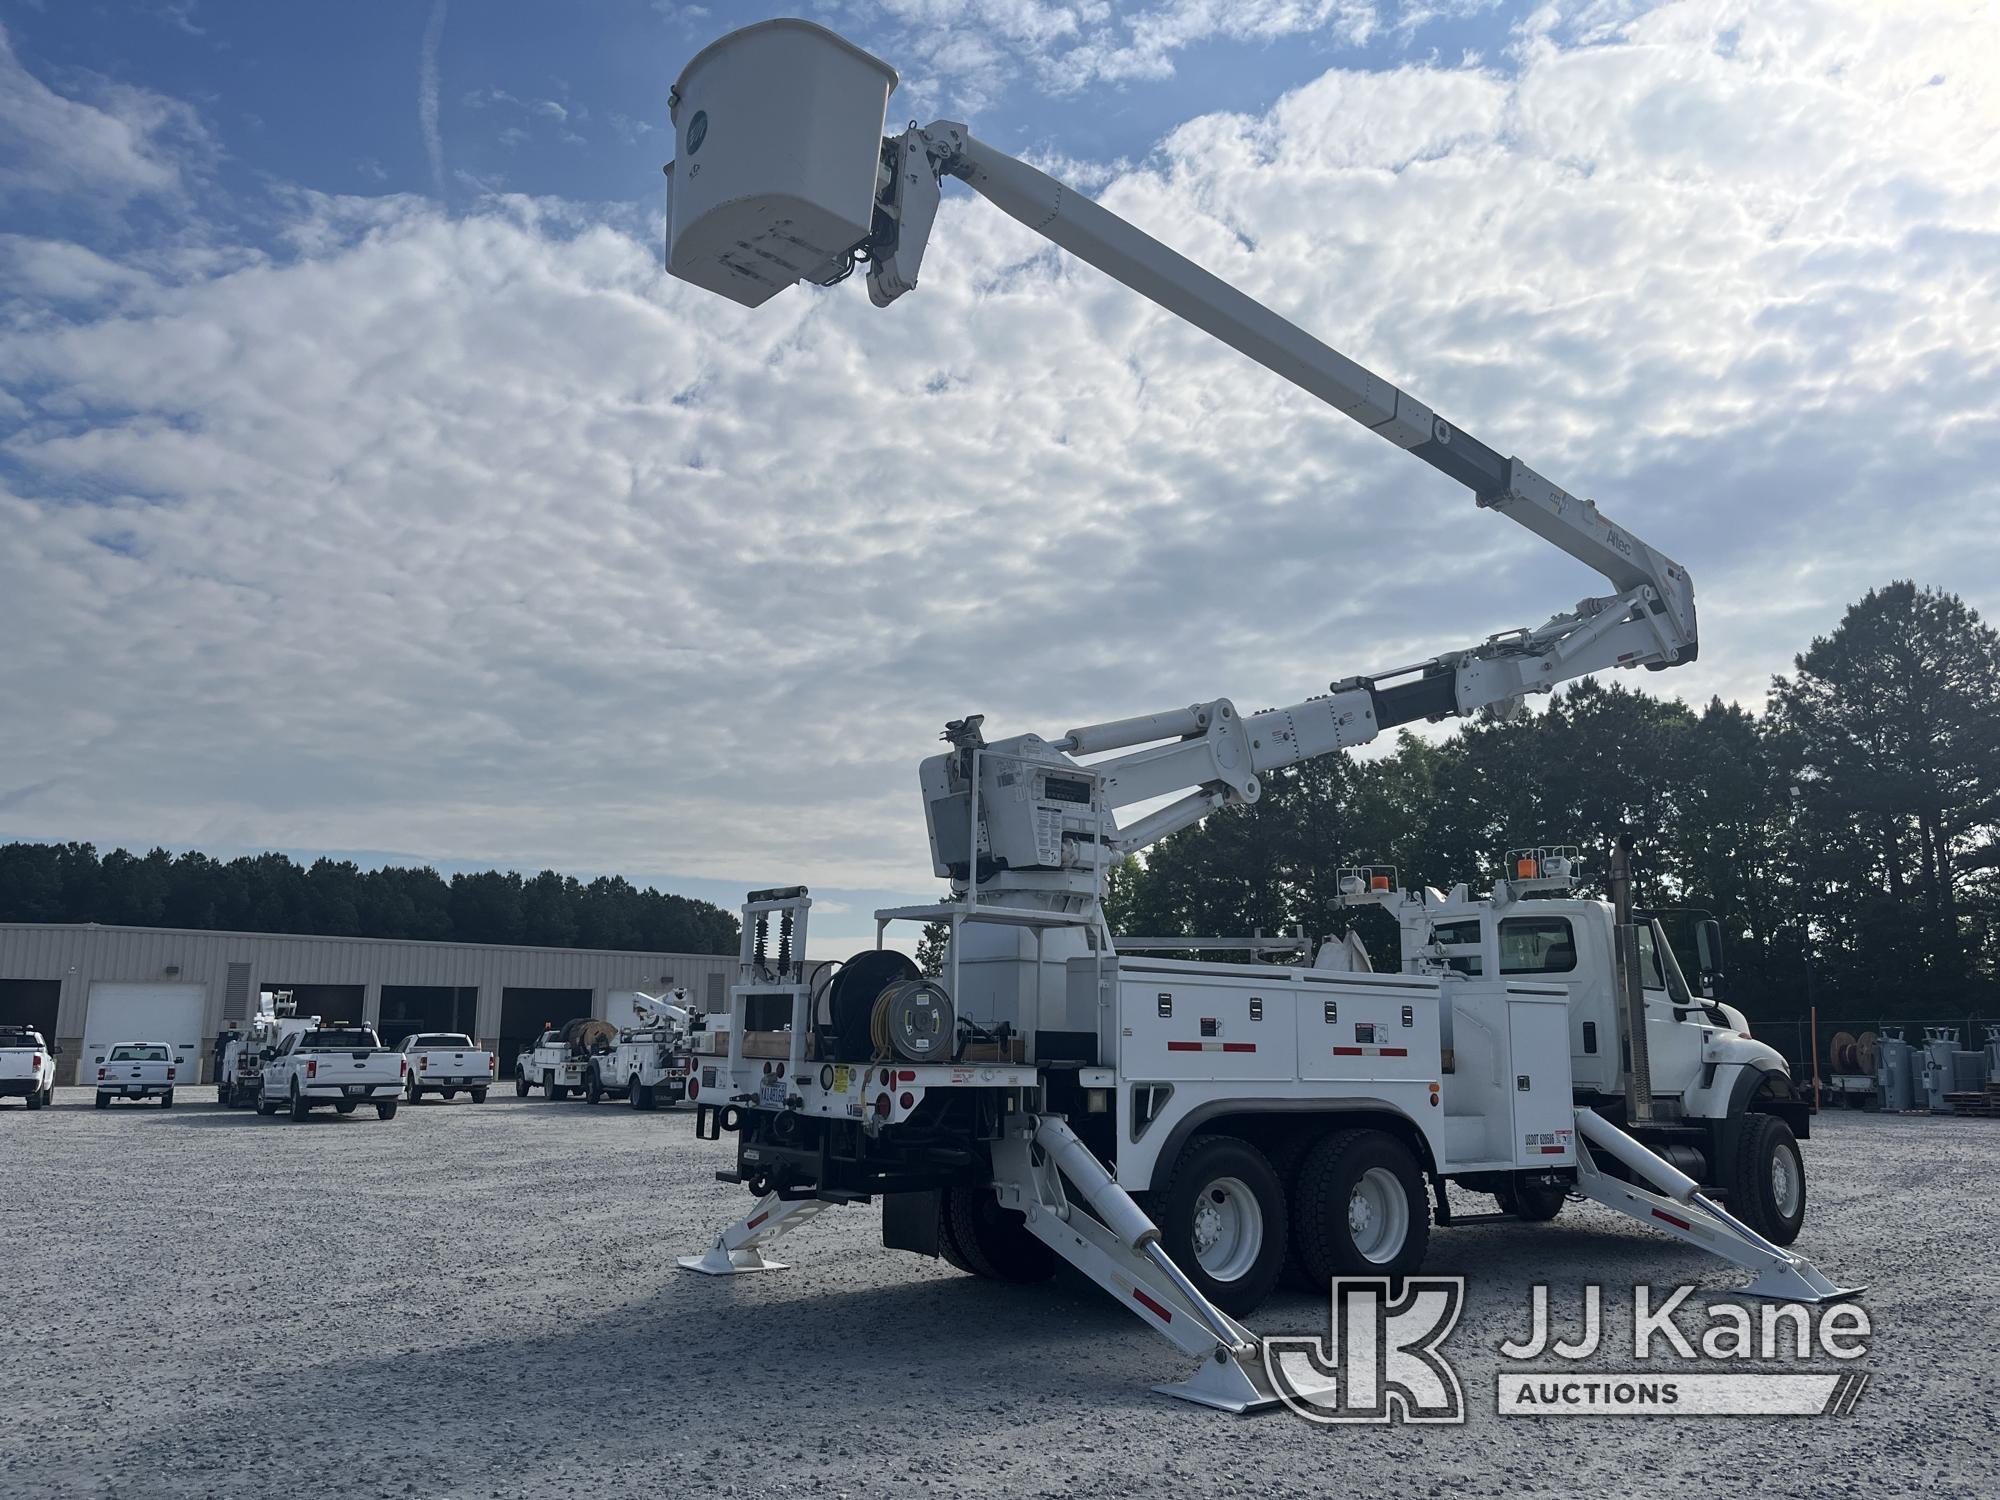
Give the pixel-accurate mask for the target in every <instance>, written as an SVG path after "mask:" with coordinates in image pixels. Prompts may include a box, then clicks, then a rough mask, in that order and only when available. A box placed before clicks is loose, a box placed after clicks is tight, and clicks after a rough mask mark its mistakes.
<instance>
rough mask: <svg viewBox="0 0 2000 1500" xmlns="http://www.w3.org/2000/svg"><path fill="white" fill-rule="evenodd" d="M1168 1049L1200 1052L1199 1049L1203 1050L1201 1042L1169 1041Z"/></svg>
mask: <svg viewBox="0 0 2000 1500" xmlns="http://www.w3.org/2000/svg"><path fill="white" fill-rule="evenodd" d="M1167 1050H1168V1051H1169V1052H1199V1051H1201V1043H1200V1042H1168V1043H1167Z"/></svg>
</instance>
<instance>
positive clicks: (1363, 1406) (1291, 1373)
mask: <svg viewBox="0 0 2000 1500" xmlns="http://www.w3.org/2000/svg"><path fill="white" fill-rule="evenodd" d="M1464 1306H1465V1278H1464V1277H1463V1276H1406V1277H1404V1278H1403V1282H1402V1290H1401V1292H1400V1293H1398V1294H1397V1295H1394V1296H1391V1294H1390V1290H1389V1283H1388V1281H1387V1279H1386V1278H1382V1277H1372V1276H1371V1277H1351V1278H1350V1277H1339V1278H1336V1279H1335V1281H1334V1283H1333V1315H1332V1319H1331V1322H1330V1324H1329V1327H1328V1332H1327V1337H1326V1339H1325V1340H1324V1341H1321V1340H1319V1339H1316V1338H1311V1337H1291V1338H1286V1337H1282V1336H1280V1337H1273V1338H1267V1339H1265V1340H1264V1373H1265V1374H1266V1375H1267V1376H1269V1377H1270V1381H1271V1388H1272V1389H1273V1390H1274V1391H1276V1392H1277V1394H1278V1397H1279V1399H1280V1400H1282V1401H1283V1402H1284V1403H1285V1405H1287V1406H1289V1407H1290V1408H1291V1409H1292V1410H1293V1411H1295V1412H1297V1413H1298V1414H1299V1415H1300V1416H1302V1417H1304V1418H1305V1419H1306V1420H1307V1421H1309V1422H1463V1421H1464V1420H1465V1392H1464V1391H1463V1390H1462V1389H1461V1388H1460V1386H1459V1383H1458V1372H1457V1371H1455V1370H1453V1369H1452V1367H1451V1366H1450V1365H1449V1364H1447V1363H1446V1362H1445V1360H1444V1357H1443V1356H1442V1355H1441V1354H1439V1353H1438V1346H1439V1345H1440V1344H1442V1343H1443V1342H1444V1341H1445V1339H1446V1338H1447V1337H1448V1336H1449V1335H1450V1333H1451V1331H1452V1329H1453V1328H1454V1327H1456V1326H1457V1324H1458V1315H1459V1313H1460V1312H1461V1311H1462V1310H1463V1309H1464Z"/></svg>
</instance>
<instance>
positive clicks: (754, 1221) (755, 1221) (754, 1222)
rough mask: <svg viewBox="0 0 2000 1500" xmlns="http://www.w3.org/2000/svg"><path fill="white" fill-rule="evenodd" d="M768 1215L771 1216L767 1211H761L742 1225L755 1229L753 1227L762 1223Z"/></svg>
mask: <svg viewBox="0 0 2000 1500" xmlns="http://www.w3.org/2000/svg"><path fill="white" fill-rule="evenodd" d="M770 1217H771V1215H770V1214H769V1213H768V1212H767V1213H761V1214H759V1215H757V1217H756V1218H754V1219H752V1220H751V1221H750V1222H749V1223H748V1224H745V1225H744V1226H743V1227H744V1228H745V1229H755V1228H756V1227H757V1226H758V1225H759V1224H761V1223H763V1222H764V1221H765V1220H766V1219H768V1218H770Z"/></svg>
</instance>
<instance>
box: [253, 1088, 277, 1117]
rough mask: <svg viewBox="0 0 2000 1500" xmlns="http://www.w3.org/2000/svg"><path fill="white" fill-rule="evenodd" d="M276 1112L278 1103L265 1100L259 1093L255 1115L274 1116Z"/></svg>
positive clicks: (273, 1100)
mask: <svg viewBox="0 0 2000 1500" xmlns="http://www.w3.org/2000/svg"><path fill="white" fill-rule="evenodd" d="M277 1112H278V1101H277V1100H275V1099H267V1098H265V1097H264V1095H263V1094H262V1093H261V1092H260V1093H259V1094H258V1095H257V1113H258V1114H260V1115H275V1114H276V1113H277Z"/></svg>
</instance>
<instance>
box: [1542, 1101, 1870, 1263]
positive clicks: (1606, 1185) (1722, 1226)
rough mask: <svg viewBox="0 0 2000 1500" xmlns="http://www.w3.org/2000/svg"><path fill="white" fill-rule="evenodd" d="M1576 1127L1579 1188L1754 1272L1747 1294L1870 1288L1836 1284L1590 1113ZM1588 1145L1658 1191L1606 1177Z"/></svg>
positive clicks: (1582, 1114) (1579, 1116) (1582, 1113)
mask: <svg viewBox="0 0 2000 1500" xmlns="http://www.w3.org/2000/svg"><path fill="white" fill-rule="evenodd" d="M1576 1133H1577V1152H1576V1187H1577V1191H1578V1192H1580V1193H1582V1194H1584V1196H1586V1197H1589V1198H1594V1199H1596V1200H1597V1201H1598V1202H1599V1203H1602V1204H1603V1205H1604V1206H1605V1207H1606V1208H1613V1209H1616V1210H1617V1211H1618V1212H1619V1213H1622V1214H1626V1215H1628V1216H1629V1217H1631V1218H1634V1219H1637V1220H1638V1221H1639V1222H1640V1223H1641V1224H1644V1225H1646V1226H1647V1227H1649V1228H1652V1229H1658V1230H1662V1231H1664V1232H1665V1233H1667V1234H1670V1235H1672V1236H1673V1237H1674V1238H1675V1239H1678V1240H1685V1241H1687V1243H1689V1244H1690V1245H1694V1246H1696V1247H1698V1248H1700V1249H1703V1250H1706V1251H1708V1253H1709V1254H1711V1255H1719V1256H1721V1257H1722V1258H1723V1259H1724V1260H1727V1261H1733V1262H1734V1263H1735V1264H1737V1265H1739V1266H1742V1267H1743V1268H1744V1269H1746V1270H1750V1271H1755V1272H1756V1273H1757V1277H1756V1279H1755V1280H1754V1281H1752V1282H1751V1283H1750V1284H1749V1285H1748V1286H1746V1287H1744V1288H1743V1291H1744V1292H1745V1293H1746V1294H1747V1295H1749V1296H1752V1297H1769V1298H1772V1299H1773V1300H1775V1301H1780V1302H1838V1301H1841V1300H1843V1299H1845V1298H1848V1297H1856V1296H1859V1295H1860V1294H1861V1293H1862V1292H1865V1291H1867V1290H1868V1289H1867V1288H1866V1287H1861V1286H1854V1287H1839V1286H1835V1285H1834V1284H1833V1283H1832V1282H1831V1281H1829V1280H1827V1279H1826V1277H1825V1276H1823V1275H1821V1274H1820V1271H1819V1269H1818V1268H1817V1267H1816V1266H1814V1265H1813V1263H1812V1262H1811V1261H1809V1260H1807V1259H1806V1258H1805V1257H1804V1256H1802V1255H1794V1254H1792V1253H1791V1252H1790V1251H1789V1250H1786V1249H1784V1248H1782V1247H1781V1246H1778V1245H1774V1244H1772V1243H1771V1242H1770V1241H1769V1240H1767V1239H1765V1238H1764V1236H1762V1235H1761V1234H1759V1233H1757V1231H1756V1230H1754V1229H1752V1228H1751V1227H1750V1226H1749V1225H1748V1224H1745V1223H1744V1222H1743V1221H1742V1220H1741V1219H1739V1218H1737V1217H1736V1216H1735V1215H1734V1214H1732V1213H1730V1212H1729V1211H1728V1210H1727V1209H1725V1208H1723V1206H1722V1205H1721V1204H1719V1203H1717V1202H1716V1201H1715V1200H1714V1199H1713V1198H1711V1197H1709V1196H1708V1195H1707V1194H1706V1193H1704V1192H1702V1191H1701V1184H1700V1183H1698V1182H1696V1181H1695V1180H1694V1179H1693V1178H1692V1177H1689V1176H1688V1175H1687V1174H1686V1173H1684V1172H1682V1171H1680V1170H1679V1169H1678V1168H1676V1167H1674V1166H1673V1165H1671V1164H1670V1163H1668V1162H1666V1161H1663V1160H1662V1159H1661V1158H1660V1157H1658V1156H1655V1155H1654V1154H1653V1153H1652V1152H1651V1151H1648V1150H1647V1149H1646V1148H1645V1146H1644V1145H1642V1144H1641V1143H1640V1142H1638V1141H1636V1140H1634V1139H1633V1138H1632V1137H1631V1136H1629V1135H1627V1134H1626V1133H1625V1132H1624V1131H1622V1130H1620V1129H1619V1128H1618V1127H1617V1126H1616V1125H1613V1124H1612V1123H1611V1122H1610V1121H1609V1120H1607V1119H1605V1118H1604V1117H1603V1116H1602V1115H1600V1114H1598V1113H1596V1112H1595V1111H1593V1110H1588V1109H1579V1110H1578V1111H1577V1112H1576ZM1586 1143H1587V1144H1586ZM1593 1149H1595V1150H1601V1151H1603V1152H1604V1153H1605V1154H1606V1155H1608V1156H1612V1157H1615V1158H1616V1159H1617V1160H1618V1161H1620V1162H1622V1163H1623V1164H1624V1165H1625V1167H1626V1169H1627V1170H1628V1171H1630V1172H1631V1173H1632V1174H1633V1175H1634V1176H1636V1177H1642V1178H1644V1179H1646V1180H1647V1181H1650V1182H1651V1183H1652V1184H1653V1185H1654V1186H1655V1187H1657V1188H1658V1189H1660V1192H1657V1193H1655V1192H1649V1191H1647V1190H1646V1189H1645V1188H1642V1187H1637V1186H1635V1185H1633V1184H1632V1183H1629V1182H1625V1181H1622V1180H1620V1179H1619V1178H1616V1177H1608V1176H1606V1175H1605V1174H1604V1173H1602V1172H1600V1171H1599V1170H1598V1169H1597V1164H1596V1162H1595V1161H1593V1160H1592V1159H1591V1152H1592V1150H1593ZM1662 1194H1664V1195H1665V1196H1662Z"/></svg>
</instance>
